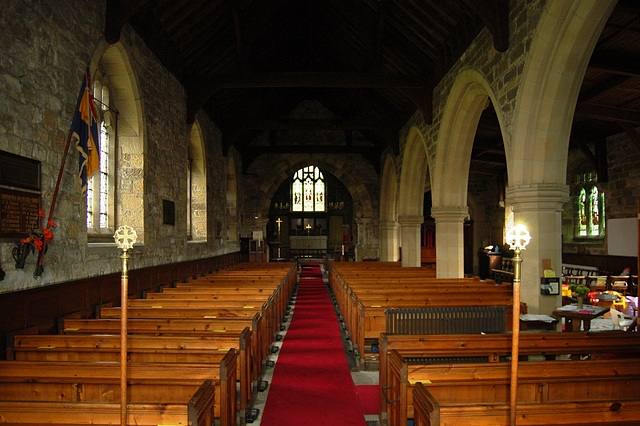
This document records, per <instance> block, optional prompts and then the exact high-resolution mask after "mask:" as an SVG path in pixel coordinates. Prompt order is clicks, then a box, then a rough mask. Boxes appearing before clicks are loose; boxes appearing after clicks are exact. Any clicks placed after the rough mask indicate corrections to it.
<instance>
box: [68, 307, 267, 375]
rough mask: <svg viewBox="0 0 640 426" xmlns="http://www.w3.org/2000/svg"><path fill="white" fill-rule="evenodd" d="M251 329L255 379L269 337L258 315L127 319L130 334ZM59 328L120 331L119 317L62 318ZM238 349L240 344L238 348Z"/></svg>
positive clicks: (219, 332)
mask: <svg viewBox="0 0 640 426" xmlns="http://www.w3.org/2000/svg"><path fill="white" fill-rule="evenodd" d="M247 326H251V330H252V341H251V343H252V345H251V346H252V348H253V349H252V350H250V349H249V348H247V350H250V353H252V357H251V360H252V363H251V380H252V381H256V380H258V377H259V376H260V374H261V373H262V370H263V364H265V363H266V359H267V356H268V352H269V344H270V342H271V340H265V339H264V336H265V335H266V332H265V331H264V327H263V322H262V315H261V314H260V313H256V314H255V315H254V316H253V318H240V319H236V318H208V319H154V318H148V319H129V320H128V321H127V331H128V333H129V335H132V334H148V335H154V336H211V337H222V338H227V337H228V336H232V337H235V336H236V335H237V336H238V338H239V337H240V334H241V333H242V331H243V330H244V328H245V327H247ZM60 331H61V332H62V333H64V334H117V333H119V332H120V320H119V319H77V318H67V319H64V320H63V321H62V325H61V326H60ZM239 349H240V348H239Z"/></svg>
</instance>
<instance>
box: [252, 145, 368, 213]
mask: <svg viewBox="0 0 640 426" xmlns="http://www.w3.org/2000/svg"><path fill="white" fill-rule="evenodd" d="M309 165H314V166H318V167H319V168H320V169H323V170H326V171H328V172H329V173H331V174H333V175H334V176H335V177H336V178H338V179H340V180H341V181H342V183H343V184H344V185H345V186H346V187H347V189H348V190H349V193H350V194H351V197H352V199H353V200H354V206H353V207H354V216H355V217H357V216H362V215H363V212H370V211H373V210H374V205H373V202H372V197H371V194H370V193H369V191H368V189H367V186H366V185H365V184H364V183H363V182H361V181H359V180H358V179H357V175H356V174H350V173H347V172H346V171H345V170H344V169H343V168H342V167H341V166H342V162H341V163H340V164H336V162H334V161H332V159H331V158H329V157H324V156H314V157H313V158H299V159H295V160H293V161H284V162H281V163H280V164H278V165H276V168H275V169H271V170H269V173H270V175H271V176H272V178H270V179H268V180H266V179H265V180H264V181H263V184H262V185H261V188H260V189H261V192H262V199H261V200H260V211H261V212H267V211H269V206H270V204H271V199H272V198H273V194H275V192H276V190H277V189H278V187H279V186H280V184H281V183H282V182H283V181H284V180H286V179H289V177H291V176H293V174H294V173H295V172H296V171H298V170H299V169H301V168H302V167H305V166H309ZM259 186H260V185H259Z"/></svg>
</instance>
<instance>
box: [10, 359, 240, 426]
mask: <svg viewBox="0 0 640 426" xmlns="http://www.w3.org/2000/svg"><path fill="white" fill-rule="evenodd" d="M0 371H1V372H2V374H0V401H24V400H29V401H39V402H76V401H82V402H117V401H119V400H120V363H119V362H74V361H63V362H54V361H0ZM236 378H237V354H236V352H235V351H234V350H229V351H228V352H227V354H226V355H225V357H224V358H223V359H222V361H221V362H220V363H219V364H217V365H216V364H179V363H128V364H127V383H128V389H127V397H128V399H129V402H131V403H169V404H172V403H178V404H182V403H186V402H187V401H189V400H190V399H191V397H192V396H193V395H194V394H195V392H196V391H197V390H198V389H199V388H200V386H201V385H202V383H203V382H204V381H205V380H212V382H213V383H214V385H215V387H216V392H215V393H216V395H218V398H216V401H215V407H214V408H215V417H220V421H221V424H222V425H234V424H235V423H236V412H237V399H236V398H237V393H236Z"/></svg>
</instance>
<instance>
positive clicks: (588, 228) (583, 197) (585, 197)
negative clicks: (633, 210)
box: [576, 174, 605, 238]
mask: <svg viewBox="0 0 640 426" xmlns="http://www.w3.org/2000/svg"><path fill="white" fill-rule="evenodd" d="M595 182H596V179H594V177H593V176H592V175H591V174H585V177H584V180H582V183H581V185H580V186H579V191H578V200H577V203H578V205H577V213H578V217H577V222H578V223H577V227H576V235H577V236H578V237H583V238H600V237H603V236H604V233H605V217H604V212H605V206H604V193H603V192H602V191H601V190H600V188H599V187H598V186H597V185H596V183H595ZM579 183H580V182H579Z"/></svg>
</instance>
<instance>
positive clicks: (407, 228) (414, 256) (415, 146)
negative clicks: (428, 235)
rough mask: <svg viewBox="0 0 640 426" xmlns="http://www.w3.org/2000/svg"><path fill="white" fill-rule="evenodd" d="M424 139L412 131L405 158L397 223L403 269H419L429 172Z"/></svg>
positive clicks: (415, 128)
mask: <svg viewBox="0 0 640 426" xmlns="http://www.w3.org/2000/svg"><path fill="white" fill-rule="evenodd" d="M427 152H428V151H427V149H426V143H425V138H424V136H423V134H422V132H420V130H419V129H418V128H417V127H415V126H414V127H411V129H409V134H408V136H407V142H406V144H405V148H404V154H403V157H402V171H401V172H400V190H399V192H398V222H399V223H400V227H401V228H402V242H401V245H402V266H420V226H421V225H422V222H423V221H424V213H423V211H422V210H423V205H424V188H425V181H426V179H427V173H428V172H429V159H428V154H427Z"/></svg>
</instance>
